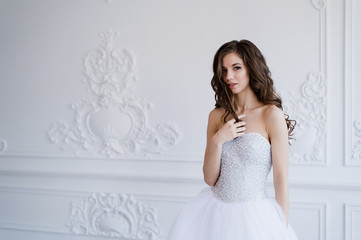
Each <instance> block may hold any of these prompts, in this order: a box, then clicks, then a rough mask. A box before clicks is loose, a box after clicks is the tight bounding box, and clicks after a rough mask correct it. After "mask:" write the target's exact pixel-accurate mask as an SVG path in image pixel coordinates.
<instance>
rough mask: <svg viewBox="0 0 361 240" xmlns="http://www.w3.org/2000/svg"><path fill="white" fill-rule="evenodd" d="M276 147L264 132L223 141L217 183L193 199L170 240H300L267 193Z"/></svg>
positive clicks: (171, 231) (176, 223) (172, 232)
mask: <svg viewBox="0 0 361 240" xmlns="http://www.w3.org/2000/svg"><path fill="white" fill-rule="evenodd" d="M271 167H272V158H271V145H270V143H269V142H268V141H267V140H266V139H265V138H264V137H263V136H262V135H261V134H259V133H246V134H244V135H242V136H241V137H238V138H236V139H233V140H231V141H228V142H226V143H224V144H223V146H222V154H221V171H220V176H219V178H218V180H217V182H216V184H215V186H212V187H209V186H207V187H206V188H204V189H203V190H202V191H201V192H200V193H199V194H198V195H197V196H196V197H195V198H193V199H192V200H191V201H190V202H189V203H187V204H186V205H185V206H184V207H183V209H182V210H181V212H180V213H179V215H178V216H177V218H176V220H175V221H174V223H173V226H172V228H171V230H170V232H169V235H168V240H297V239H298V238H297V236H296V234H295V232H294V230H293V229H292V227H291V226H290V224H288V227H286V221H285V216H284V213H283V211H282V209H281V207H280V205H279V204H278V203H277V201H276V200H275V198H274V197H268V196H267V193H266V180H267V176H268V174H269V172H270V171H271Z"/></svg>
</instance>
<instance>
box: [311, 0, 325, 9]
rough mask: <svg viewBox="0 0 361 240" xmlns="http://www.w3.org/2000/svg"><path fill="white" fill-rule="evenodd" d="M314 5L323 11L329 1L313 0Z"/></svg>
mask: <svg viewBox="0 0 361 240" xmlns="http://www.w3.org/2000/svg"><path fill="white" fill-rule="evenodd" d="M311 2H312V5H313V6H314V7H315V8H316V9H317V10H321V9H324V8H326V5H327V1H326V0H311Z"/></svg>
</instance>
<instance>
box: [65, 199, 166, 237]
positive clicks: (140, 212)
mask: <svg viewBox="0 0 361 240" xmlns="http://www.w3.org/2000/svg"><path fill="white" fill-rule="evenodd" d="M67 226H69V228H70V230H71V231H72V232H73V233H75V234H83V235H94V236H102V237H110V238H118V239H139V240H143V239H144V240H145V239H155V238H156V236H157V234H158V233H159V232H160V230H159V226H158V223H157V218H156V211H155V210H154V209H152V208H148V207H147V206H145V205H144V204H143V203H141V202H138V201H137V200H136V199H135V198H134V197H132V196H131V195H125V194H115V193H93V194H92V195H91V196H90V197H88V198H87V199H83V200H82V201H81V202H80V203H74V202H73V203H72V206H71V215H70V219H69V222H68V224H67Z"/></svg>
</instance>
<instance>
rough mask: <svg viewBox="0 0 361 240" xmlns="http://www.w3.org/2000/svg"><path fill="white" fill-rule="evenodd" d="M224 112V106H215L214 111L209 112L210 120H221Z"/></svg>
mask: <svg viewBox="0 0 361 240" xmlns="http://www.w3.org/2000/svg"><path fill="white" fill-rule="evenodd" d="M224 113H225V110H224V108H222V107H218V108H214V109H213V110H212V111H210V112H209V120H210V121H217V120H221V118H222V116H223V115H224Z"/></svg>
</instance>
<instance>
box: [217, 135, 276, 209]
mask: <svg viewBox="0 0 361 240" xmlns="http://www.w3.org/2000/svg"><path fill="white" fill-rule="evenodd" d="M271 167H272V155H271V145H270V143H269V142H268V141H267V140H266V139H265V138H264V137H263V136H262V135H261V134H259V133H252V132H251V133H246V134H244V135H242V136H240V137H237V138H235V139H233V140H231V141H228V142H225V143H224V144H223V146H222V154H221V170H220V175H219V177H218V179H217V182H216V184H215V185H214V186H212V191H213V195H214V196H215V197H216V198H217V199H219V200H221V201H224V202H243V201H250V200H261V199H264V198H267V197H268V196H267V193H266V180H267V177H268V174H269V173H270V171H271Z"/></svg>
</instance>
